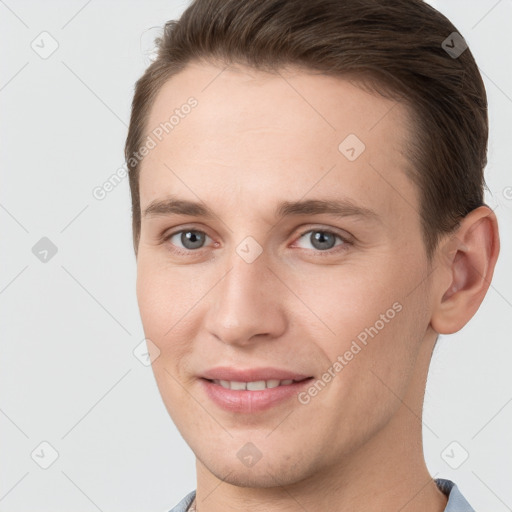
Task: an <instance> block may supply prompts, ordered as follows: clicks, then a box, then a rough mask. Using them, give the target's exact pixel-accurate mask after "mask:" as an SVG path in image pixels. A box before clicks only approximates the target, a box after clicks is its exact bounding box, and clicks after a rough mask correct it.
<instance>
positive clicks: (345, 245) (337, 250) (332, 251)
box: [162, 228, 353, 257]
mask: <svg viewBox="0 0 512 512" xmlns="http://www.w3.org/2000/svg"><path fill="white" fill-rule="evenodd" d="M187 231H193V232H195V233H201V234H203V235H206V236H207V237H208V238H211V237H210V236H208V234H207V233H205V232H204V231H201V230H200V229H193V228H185V229H180V230H178V231H174V232H172V233H169V234H168V235H164V236H163V237H162V241H164V242H169V241H170V239H171V238H172V237H173V236H175V235H179V234H181V233H184V232H187ZM315 231H316V232H319V233H326V234H330V235H333V236H335V237H336V238H338V239H339V240H341V241H342V242H343V243H341V244H338V245H334V247H332V248H330V249H327V250H325V251H321V250H319V249H302V248H299V249H301V250H303V251H313V252H314V253H315V254H316V255H318V256H320V257H322V256H332V255H334V254H338V253H340V252H343V251H346V250H347V249H348V248H349V246H351V245H353V242H352V241H351V240H349V239H348V238H347V237H344V236H342V235H340V234H339V233H336V232H335V231H332V230H329V229H321V228H309V229H307V230H306V231H303V232H302V233H301V234H300V235H299V237H298V238H297V239H296V240H300V239H301V238H302V237H303V236H304V235H306V234H308V233H311V232H315ZM170 245H172V246H173V247H172V249H171V251H172V252H174V253H176V254H178V255H181V256H188V257H190V256H194V255H195V254H197V253H199V252H200V251H201V249H204V248H205V247H200V248H198V249H182V248H179V247H177V246H175V245H174V244H172V243H170ZM194 253H195V254H194Z"/></svg>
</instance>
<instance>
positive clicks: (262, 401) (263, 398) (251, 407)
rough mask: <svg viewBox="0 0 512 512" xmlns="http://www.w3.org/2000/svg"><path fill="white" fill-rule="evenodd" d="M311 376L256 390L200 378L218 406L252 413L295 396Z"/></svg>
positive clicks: (306, 384) (307, 383)
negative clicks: (222, 384) (231, 387)
mask: <svg viewBox="0 0 512 512" xmlns="http://www.w3.org/2000/svg"><path fill="white" fill-rule="evenodd" d="M311 380H312V377H310V378H309V379H305V380H302V381H300V382H292V383H291V384H287V385H284V386H277V387H275V388H266V389H261V390H258V391H249V390H243V389H227V388H224V387H222V386H221V385H220V384H215V383H213V382H210V381H209V380H206V379H200V381H201V384H202V386H203V387H204V389H205V391H206V394H207V395H208V396H209V397H210V399H211V400H212V401H213V402H214V403H216V404H217V405H218V406H219V407H222V408H223V409H225V410H226V411H230V412H239V413H252V412H259V411H265V410H267V409H270V408H271V407H273V406H275V405H278V404H280V403H281V402H284V401H285V400H289V399H290V398H292V397H294V396H297V394H298V393H299V392H300V391H301V390H302V389H303V388H305V387H306V386H308V385H309V383H310V381H311Z"/></svg>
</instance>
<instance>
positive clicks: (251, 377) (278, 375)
mask: <svg viewBox="0 0 512 512" xmlns="http://www.w3.org/2000/svg"><path fill="white" fill-rule="evenodd" d="M201 377H203V378H205V379H209V380H229V381H236V382H254V381H258V380H271V379H277V380H288V379H291V380H303V379H307V378H308V377H311V375H303V374H301V373H296V372H293V371H289V370H283V369H281V368H246V369H241V368H232V367H229V366H217V367H215V368H210V369H209V370H206V371H205V372H203V374H202V375H201Z"/></svg>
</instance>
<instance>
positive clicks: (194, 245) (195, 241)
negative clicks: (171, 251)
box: [166, 229, 211, 252]
mask: <svg viewBox="0 0 512 512" xmlns="http://www.w3.org/2000/svg"><path fill="white" fill-rule="evenodd" d="M206 239H209V240H211V238H210V237H209V236H208V235H207V234H206V233H204V232H203V231H199V230H197V229H182V230H181V231H175V232H174V233H171V234H170V235H169V236H167V237H166V240H169V242H171V244H172V245H174V246H176V247H177V249H178V251H177V252H186V251H194V250H196V249H201V248H202V247H203V245H204V243H205V241H206ZM180 244H181V245H180ZM184 250H185V251H184Z"/></svg>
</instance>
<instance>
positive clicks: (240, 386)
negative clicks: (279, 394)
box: [213, 379, 294, 391]
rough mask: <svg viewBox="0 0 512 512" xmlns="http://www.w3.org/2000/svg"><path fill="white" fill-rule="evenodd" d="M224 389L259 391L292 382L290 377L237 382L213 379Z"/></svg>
mask: <svg viewBox="0 0 512 512" xmlns="http://www.w3.org/2000/svg"><path fill="white" fill-rule="evenodd" d="M213 382H214V383H215V384H219V385H220V386H222V387H223V388H226V389H234V390H249V391H260V390H262V389H267V388H277V386H287V385H289V384H291V383H292V382H294V381H293V380H292V379H285V380H278V379H269V380H255V381H251V382H239V381H235V380H218V379H215V380H214V381H213Z"/></svg>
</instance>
